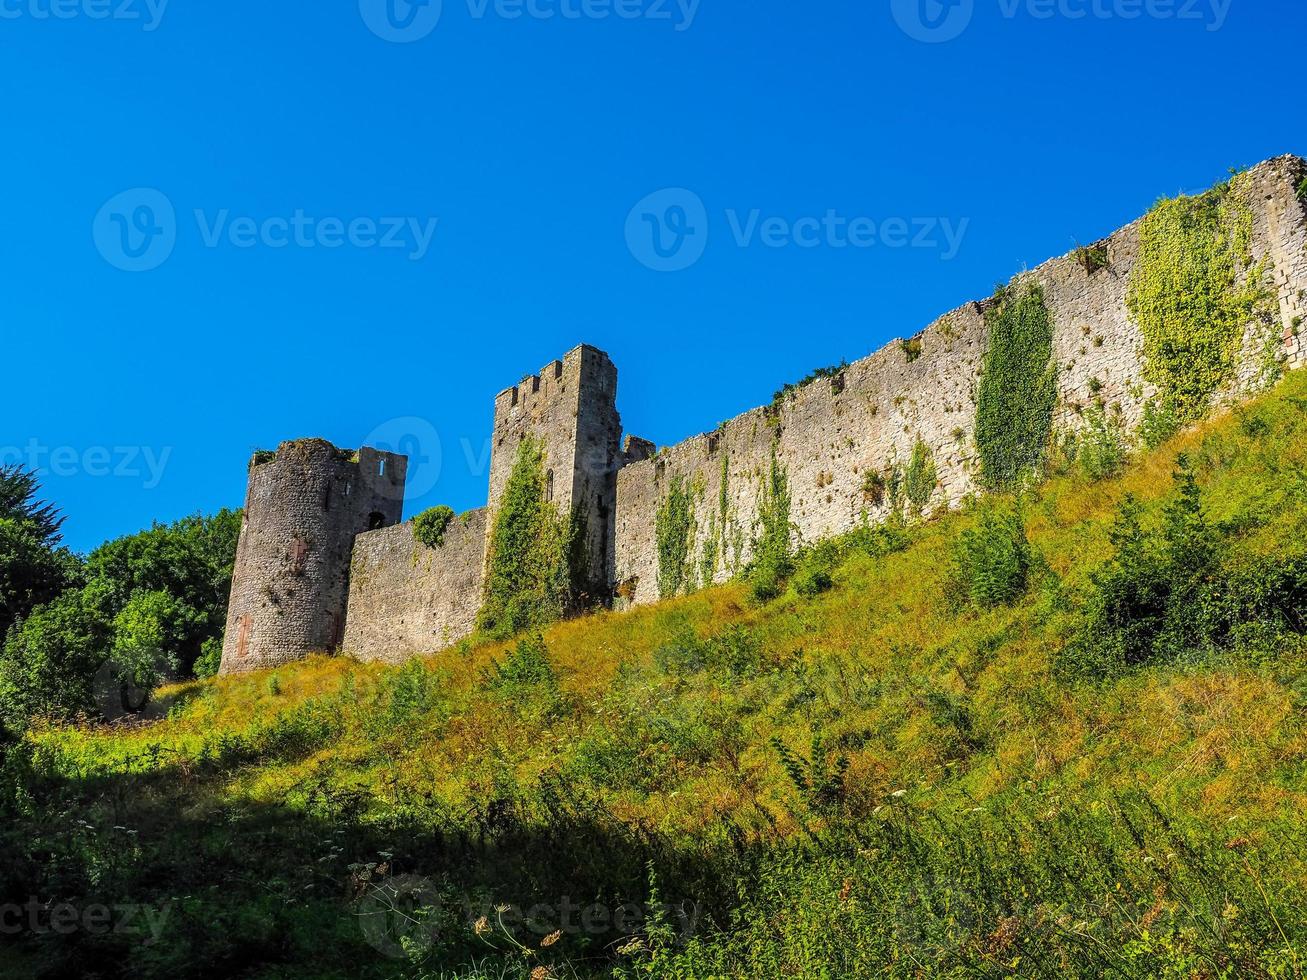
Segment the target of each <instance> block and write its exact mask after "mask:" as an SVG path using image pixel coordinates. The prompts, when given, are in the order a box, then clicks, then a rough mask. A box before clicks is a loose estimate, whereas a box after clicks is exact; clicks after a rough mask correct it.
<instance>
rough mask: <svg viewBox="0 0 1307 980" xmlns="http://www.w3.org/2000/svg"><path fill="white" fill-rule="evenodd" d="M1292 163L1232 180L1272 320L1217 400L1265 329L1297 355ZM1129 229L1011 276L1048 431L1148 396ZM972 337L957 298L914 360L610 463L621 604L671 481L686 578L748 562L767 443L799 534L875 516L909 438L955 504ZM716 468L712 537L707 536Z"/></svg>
mask: <svg viewBox="0 0 1307 980" xmlns="http://www.w3.org/2000/svg"><path fill="white" fill-rule="evenodd" d="M1302 173H1303V164H1302V161H1300V160H1297V159H1296V158H1291V157H1286V158H1280V159H1277V160H1273V161H1270V162H1268V163H1266V164H1263V165H1261V166H1260V167H1257V168H1256V169H1254V170H1253V171H1251V172H1249V173H1248V174H1247V175H1246V176H1245V177H1243V178H1241V179H1240V181H1239V189H1240V192H1241V193H1243V194H1245V195H1246V198H1247V200H1248V201H1249V203H1250V204H1251V205H1252V208H1253V211H1254V235H1253V252H1254V256H1255V257H1256V258H1261V257H1262V256H1265V255H1269V256H1270V257H1271V258H1272V259H1273V260H1274V262H1275V273H1274V276H1275V288H1276V291H1277V294H1278V302H1279V306H1280V317H1279V321H1280V322H1277V323H1275V324H1272V325H1267V324H1263V323H1258V324H1250V326H1249V329H1248V333H1247V337H1246V341H1245V349H1244V356H1243V357H1242V359H1241V370H1240V373H1239V377H1238V379H1237V381H1236V383H1235V385H1234V387H1233V388H1232V390H1231V391H1230V392H1228V393H1226V394H1227V395H1230V394H1238V393H1240V392H1241V391H1246V390H1248V389H1249V388H1251V387H1252V386H1253V385H1254V384H1255V382H1256V380H1257V378H1258V377H1259V376H1260V375H1261V374H1262V373H1263V371H1264V368H1265V350H1266V346H1267V340H1268V338H1269V339H1271V340H1272V342H1278V343H1279V344H1280V345H1281V346H1282V348H1283V353H1284V355H1285V358H1286V360H1288V361H1289V362H1290V363H1291V364H1293V365H1295V366H1296V365H1298V364H1300V363H1301V361H1302V359H1303V356H1304V351H1303V342H1302V339H1301V338H1300V337H1299V336H1298V334H1296V333H1295V331H1294V328H1293V326H1292V324H1293V321H1294V318H1295V317H1299V316H1302V315H1303V308H1304V293H1303V289H1304V287H1307V227H1305V225H1304V209H1303V206H1302V204H1301V203H1300V202H1299V201H1298V200H1297V199H1296V196H1295V187H1296V184H1297V181H1298V180H1300V179H1301V175H1302ZM1139 230H1140V223H1139V222H1135V223H1134V224H1131V225H1129V226H1127V227H1125V228H1123V229H1121V230H1120V231H1118V232H1116V233H1115V234H1114V235H1112V236H1111V237H1110V238H1109V239H1107V240H1106V242H1104V243H1101V244H1104V245H1106V248H1107V250H1108V256H1109V259H1110V262H1109V265H1108V266H1107V267H1106V268H1103V269H1099V270H1097V271H1093V272H1089V271H1087V270H1086V269H1085V268H1084V267H1082V265H1081V264H1080V263H1079V262H1078V261H1076V260H1075V259H1074V258H1073V257H1071V256H1067V257H1064V258H1060V259H1054V260H1052V261H1050V262H1047V263H1045V264H1044V265H1041V266H1040V267H1039V268H1037V269H1034V270H1033V271H1031V272H1029V273H1027V274H1026V275H1025V278H1029V279H1031V280H1034V281H1037V282H1038V283H1040V284H1041V285H1042V286H1043V288H1044V291H1045V301H1046V303H1047V305H1048V308H1049V311H1050V313H1051V314H1052V317H1053V324H1054V339H1053V358H1054V361H1055V363H1056V364H1057V368H1058V372H1057V376H1058V387H1059V403H1058V410H1057V415H1056V418H1055V422H1054V425H1055V427H1057V428H1059V429H1063V430H1066V429H1075V428H1077V427H1078V426H1080V425H1081V424H1082V421H1081V415H1080V413H1081V412H1083V410H1084V409H1085V408H1087V407H1089V406H1091V405H1093V404H1094V403H1096V402H1097V401H1099V400H1102V401H1103V402H1105V403H1106V404H1108V405H1114V406H1119V408H1120V411H1121V413H1122V420H1123V421H1124V423H1125V424H1126V425H1128V426H1130V427H1132V428H1133V427H1134V426H1135V425H1137V423H1138V422H1139V420H1140V417H1141V415H1142V412H1143V406H1144V404H1145V403H1146V402H1147V400H1148V399H1149V398H1151V397H1152V396H1153V395H1154V394H1155V392H1154V391H1153V390H1151V389H1150V387H1149V386H1148V385H1147V384H1145V383H1144V382H1143V380H1142V368H1143V365H1142V360H1141V353H1140V352H1141V349H1142V339H1141V337H1140V335H1139V331H1138V329H1137V328H1136V327H1135V325H1134V324H1133V323H1132V322H1131V321H1130V317H1129V315H1128V312H1127V309H1126V302H1125V297H1126V288H1127V283H1128V281H1129V276H1130V271H1131V269H1132V268H1133V267H1134V263H1135V260H1136V256H1137V254H1138V247H1139ZM1299 332H1301V331H1299ZM987 338H988V329H987V326H986V322H985V317H984V305H983V304H978V303H971V304H968V305H967V306H964V307H962V308H960V309H957V310H954V311H953V312H951V313H948V314H946V315H944V316H943V317H941V318H940V319H939V320H937V321H935V322H934V323H933V324H931V325H930V326H929V327H927V328H926V330H925V331H924V332H923V333H921V334H919V335H917V336H916V337H915V338H909V340H910V341H911V346H912V347H913V349H914V351H915V350H916V349H918V345H919V351H920V353H919V355H918V354H914V355H913V356H912V357H910V356H909V353H908V351H907V349H906V346H905V342H902V341H900V342H895V343H892V344H890V345H889V346H888V347H885V348H883V349H882V350H880V351H878V352H877V353H875V354H873V355H871V356H870V357H868V358H865V359H863V360H860V361H857V362H855V363H854V364H851V365H849V366H848V367H847V368H846V369H845V370H844V371H843V373H842V374H841V375H839V376H838V377H836V378H833V379H826V378H820V379H818V380H816V381H814V382H812V383H810V384H808V385H806V386H804V387H803V388H801V389H799V390H798V392H797V393H795V395H794V396H793V397H791V398H786V399H784V400H783V401H782V402H781V404H780V405H779V406H778V410H777V411H775V412H771V411H769V410H767V409H755V410H753V411H751V412H747V413H745V414H744V415H741V416H739V417H738V418H735V419H732V420H730V421H729V422H726V423H725V424H723V425H722V426H721V427H720V428H719V429H718V430H717V431H716V432H713V433H709V434H705V435H700V436H696V437H695V438H693V439H690V440H688V441H686V442H683V443H680V444H679V445H676V446H673V447H671V448H669V449H666V450H664V451H663V452H661V453H659V454H658V456H657V457H656V458H654V459H650V460H647V461H645V462H639V463H634V464H632V465H629V466H626V467H624V468H623V469H622V470H621V471H620V472H619V473H618V477H617V520H616V531H615V540H616V548H615V568H614V579H615V582H616V583H617V587H618V594H619V595H620V596H622V597H623V599H624V600H626V601H628V602H634V603H643V602H650V601H653V600H656V599H657V598H658V597H659V592H658V561H657V546H656V541H655V514H656V511H657V507H658V503H659V501H661V500H663V499H664V498H665V497H666V495H667V493H668V487H669V486H670V484H671V481H672V480H673V478H675V477H680V478H682V479H683V480H685V481H686V482H687V483H688V484H689V485H691V486H693V487H694V488H695V489H696V491H697V492H698V494H699V497H698V500H697V503H696V510H695V513H696V524H697V527H696V534H695V541H694V545H693V547H692V549H691V551H692V554H693V555H694V556H695V558H696V561H695V569H696V572H697V573H698V575H699V576H700V581H702V579H703V577H705V576H704V570H703V568H702V556H703V554H704V545H705V542H706V541H708V540H709V538H710V537H711V536H714V535H715V537H716V540H717V541H719V542H722V543H724V544H725V548H724V550H725V552H726V555H725V557H724V558H719V560H718V561H717V563H716V566H715V568H713V569H712V570H711V575H710V576H708V577H711V578H712V579H713V580H714V581H719V582H720V581H723V580H725V579H727V578H729V577H730V575H731V574H732V573H733V572H734V571H735V570H736V569H737V568H738V567H739V565H740V564H741V563H743V562H744V561H747V559H748V558H749V556H750V542H751V541H752V539H753V537H754V534H755V530H756V528H755V525H756V523H757V520H758V511H759V504H760V499H761V485H762V479H763V476H764V474H765V473H766V472H767V469H768V467H769V465H770V460H771V453H772V447H773V445H774V446H775V450H776V455H777V458H778V460H779V462H780V463H782V464H783V465H784V466H785V467H786V468H787V470H788V474H789V485H790V490H791V492H792V495H793V500H792V509H791V518H792V520H793V521H794V524H795V525H796V528H797V537H798V539H799V540H800V541H803V542H809V543H810V542H814V541H817V540H819V539H821V538H825V537H829V536H831V535H834V534H839V533H841V532H844V531H848V530H850V529H852V528H853V527H855V526H856V525H857V524H858V523H859V522H860V521H861V520H862V519H863V514H864V513H866V515H867V517H868V518H869V519H871V520H872V521H875V520H878V519H883V518H884V517H885V516H886V515H887V513H888V507H889V505H888V503H887V502H886V503H882V504H881V505H880V506H879V507H877V506H876V505H875V504H874V503H873V502H872V500H870V499H868V496H867V495H866V494H865V493H864V490H863V487H864V481H865V479H866V473H867V471H868V470H869V469H871V470H876V471H882V472H883V471H884V469H885V468H886V467H887V466H888V465H890V464H893V463H898V464H900V465H904V464H906V463H907V461H908V459H909V457H910V456H911V453H912V449H913V446H914V444H915V443H916V441H917V440H918V439H921V440H922V441H924V442H925V444H926V445H927V446H928V447H929V449H930V450H931V453H932V454H933V456H934V460H935V463H936V466H937V469H938V475H939V481H940V486H939V488H938V490H937V492H936V496H935V498H934V499H933V500H932V505H931V506H932V509H933V508H939V507H943V506H949V505H954V504H957V503H958V502H959V501H960V500H961V499H962V498H963V497H964V496H966V495H967V494H969V493H972V492H973V491H975V490H976V489H977V484H976V477H977V471H978V460H977V457H976V450H975V431H974V430H975V400H976V391H977V385H978V382H979V378H980V368H981V363H982V358H983V357H984V352H985V348H986V344H987ZM723 474H726V479H727V495H726V498H727V509H726V514H725V524H726V526H727V533H726V534H725V535H721V534H720V533H719V529H720V527H721V526H722V523H723V521H722V509H721V500H720V489H721V485H722V478H723ZM736 545H738V546H739V547H738V549H737V547H736Z"/></svg>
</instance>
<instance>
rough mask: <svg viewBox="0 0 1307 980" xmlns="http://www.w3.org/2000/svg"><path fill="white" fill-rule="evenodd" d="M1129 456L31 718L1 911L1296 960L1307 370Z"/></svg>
mask: <svg viewBox="0 0 1307 980" xmlns="http://www.w3.org/2000/svg"><path fill="white" fill-rule="evenodd" d="M1086 447H1088V448H1086ZM1118 455H1119V454H1116V453H1115V452H1114V453H1107V454H1106V456H1105V453H1104V449H1103V445H1102V439H1101V434H1100V437H1095V436H1094V435H1093V429H1092V427H1091V435H1090V437H1089V441H1088V443H1087V444H1085V443H1082V445H1081V446H1080V447H1079V449H1078V450H1074V451H1073V450H1070V449H1069V448H1068V447H1067V446H1066V445H1063V446H1062V447H1061V451H1060V452H1058V453H1055V454H1054V457H1053V459H1052V460H1051V462H1050V466H1052V467H1053V469H1054V471H1055V473H1054V476H1053V478H1052V479H1050V480H1049V481H1048V482H1046V483H1044V484H1042V485H1040V486H1038V487H1035V488H1032V489H1028V490H1025V491H1024V492H1022V493H1020V494H1017V495H1011V496H1006V497H999V498H993V499H992V500H990V501H986V502H984V503H977V504H975V505H973V506H970V507H968V508H966V509H965V510H964V511H963V512H961V513H957V514H951V515H947V516H945V517H943V518H941V519H939V520H936V521H934V522H932V523H929V524H925V525H921V526H905V525H899V524H894V525H891V526H888V527H883V528H871V527H868V528H863V529H861V530H859V531H856V532H854V533H852V534H850V535H848V536H846V537H845V538H843V539H840V540H838V541H834V542H827V543H822V544H819V545H816V546H814V547H810V548H808V549H806V550H804V551H801V552H800V553H799V554H797V555H794V556H791V560H790V567H788V568H787V569H786V570H785V571H786V574H787V575H788V579H787V580H785V581H780V582H779V584H778V587H777V588H776V589H775V590H774V591H775V593H776V595H775V597H774V598H770V599H767V598H765V595H764V596H763V597H762V599H763V600H764V601H760V598H759V597H758V595H757V590H755V589H751V588H750V586H749V584H748V583H746V582H739V583H735V584H731V585H727V586H723V587H718V588H712V589H707V590H703V591H700V592H697V593H695V594H693V595H690V596H686V597H681V598H676V599H672V600H669V601H666V602H663V603H660V604H659V605H657V606H652V607H646V608H641V609H638V610H636V611H634V612H631V613H625V614H611V613H603V614H599V615H595V616H591V617H587V618H583V619H576V620H572V621H568V622H564V623H559V624H556V625H554V626H552V627H550V628H548V629H546V630H545V631H544V632H543V633H541V634H527V635H525V636H519V637H516V638H513V639H510V640H506V641H503V642H498V643H487V644H483V645H479V646H471V645H465V646H464V647H461V648H457V649H454V650H449V651H445V652H443V653H440V654H437V655H435V656H432V657H429V658H426V659H422V660H416V661H413V662H411V663H409V664H406V665H404V666H402V667H397V668H385V667H381V666H376V665H367V666H365V665H360V664H356V663H353V662H351V661H349V660H346V659H327V658H318V659H314V660H311V661H308V662H304V663H301V664H297V665H294V666H290V667H286V668H282V669H280V670H277V671H276V672H269V673H263V674H255V675H249V676H243V677H233V678H220V679H216V680H209V681H199V682H194V683H189V684H185V685H181V686H179V687H175V688H171V689H168V690H166V691H165V692H164V695H165V697H166V698H167V699H168V701H169V702H170V704H171V707H170V710H169V711H168V717H167V718H166V719H164V720H161V721H158V722H156V723H153V724H149V725H145V726H139V727H134V728H107V727H102V726H92V725H81V726H78V725H73V726H69V725H59V724H46V725H42V724H39V723H38V724H35V725H33V726H32V727H31V728H30V729H29V731H28V732H27V735H26V737H25V738H24V740H23V741H22V742H21V744H19V745H18V746H16V747H14V748H13V749H12V750H11V751H10V752H9V753H8V755H7V757H6V760H5V768H4V773H3V793H4V798H3V808H4V810H3V812H4V817H5V819H4V821H3V824H0V828H2V829H0V834H3V837H4V840H3V853H4V858H3V861H2V863H0V890H2V892H3V894H0V904H2V903H5V902H13V903H17V904H20V905H21V904H22V903H24V902H26V901H27V899H28V897H29V896H37V897H38V900H39V903H41V904H42V905H43V907H45V908H46V909H47V911H41V910H40V909H38V910H37V911H36V912H34V913H32V914H33V915H34V916H36V919H37V920H38V921H41V922H43V923H46V922H48V919H43V918H41V916H49V915H50V914H52V911H49V910H51V909H52V908H54V907H58V906H60V905H61V903H71V905H72V907H73V908H75V909H77V910H82V909H85V908H87V907H88V906H89V905H90V904H92V903H101V904H103V905H105V906H109V907H113V908H116V907H118V906H127V905H131V906H132V907H134V908H138V911H139V910H140V909H142V908H143V909H144V911H142V912H141V914H139V915H136V916H135V918H134V925H135V927H137V929H138V930H139V931H135V932H134V931H132V929H128V928H126V927H124V928H123V929H121V930H119V931H116V932H115V931H112V930H109V931H104V930H100V931H95V930H92V929H91V928H90V927H89V926H86V925H85V923H84V922H83V923H82V926H81V927H80V928H78V929H76V930H75V931H74V932H72V933H71V934H69V935H58V934H56V933H54V932H47V933H45V934H38V933H37V932H34V931H32V930H28V931H27V932H25V934H24V936H23V941H22V942H21V943H20V944H16V945H10V946H8V947H3V948H0V957H5V959H2V960H0V968H2V970H3V972H4V975H6V976H10V975H12V976H50V977H55V976H68V975H79V973H80V974H87V975H92V974H93V975H96V976H102V977H119V976H123V977H125V976H132V977H165V976H166V977H186V976H214V975H223V976H230V977H278V978H290V977H306V978H307V977H342V978H344V977H360V976H363V977H368V976H372V977H398V976H402V977H413V978H420V977H430V978H435V977H449V978H453V977H458V978H480V977H521V978H526V977H534V978H535V980H542V978H547V977H573V976H580V977H615V978H635V977H646V976H647V977H685V978H691V977H694V978H708V977H741V978H744V977H776V976H798V977H813V978H816V977H831V978H835V977H852V976H859V977H860V976H882V975H883V976H902V977H971V976H993V977H999V976H1011V975H1020V976H1040V977H1054V976H1057V977H1062V976H1072V977H1099V976H1104V975H1109V976H1128V977H1176V978H1179V977H1186V978H1187V977H1212V978H1216V977H1235V976H1239V977H1243V976H1254V977H1277V978H1279V977H1283V978H1300V977H1301V976H1302V971H1303V959H1304V957H1305V956H1307V907H1305V906H1304V903H1303V902H1302V901H1301V895H1302V889H1303V886H1304V884H1307V823H1305V822H1304V820H1303V817H1302V814H1303V813H1304V812H1305V809H1304V808H1305V807H1307V726H1305V725H1304V722H1305V721H1307V639H1304V632H1305V631H1307V623H1305V617H1307V533H1305V532H1307V375H1303V374H1299V375H1296V376H1290V377H1289V378H1287V379H1286V380H1284V381H1283V382H1282V383H1281V384H1280V385H1279V387H1278V388H1277V389H1275V390H1274V391H1273V392H1272V393H1270V394H1268V395H1265V396H1262V397H1261V398H1260V399H1258V400H1257V401H1255V402H1253V403H1250V404H1248V405H1246V406H1243V407H1241V408H1239V409H1236V410H1235V411H1234V412H1233V413H1232V414H1229V415H1226V416H1224V417H1222V418H1220V419H1217V420H1214V421H1210V422H1207V423H1205V424H1204V425H1203V426H1202V427H1200V428H1197V429H1192V430H1189V431H1186V432H1184V433H1181V434H1179V435H1177V436H1175V437H1173V438H1172V439H1170V440H1169V441H1167V442H1165V443H1164V444H1163V445H1162V446H1161V447H1160V448H1158V449H1157V450H1155V451H1151V452H1149V453H1147V454H1146V455H1143V456H1141V457H1139V458H1137V459H1135V460H1133V461H1132V462H1131V463H1130V464H1129V465H1128V466H1125V467H1123V466H1122V465H1121V460H1120V459H1119V458H1118ZM1105 458H1106V459H1107V462H1108V464H1110V465H1107V464H1105V463H1104V459H1105ZM773 571H774V570H773ZM791 573H792V574H791ZM771 591H773V590H770V589H769V590H768V592H769V593H770V592H771ZM146 912H148V913H149V914H148V915H147V914H145V913H146ZM26 914H27V913H24V915H26ZM114 914H115V915H118V914H119V913H114ZM113 921H114V922H118V921H119V920H118V919H114V920H113Z"/></svg>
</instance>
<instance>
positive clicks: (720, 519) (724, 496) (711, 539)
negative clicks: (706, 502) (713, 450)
mask: <svg viewBox="0 0 1307 980" xmlns="http://www.w3.org/2000/svg"><path fill="white" fill-rule="evenodd" d="M743 552H744V534H743V532H742V531H741V530H740V525H739V522H738V521H736V519H735V508H733V507H732V506H731V458H730V454H729V453H722V463H721V475H720V480H719V482H718V485H717V509H716V510H715V511H709V513H708V529H707V534H706V535H705V536H704V542H703V551H702V553H701V555H700V556H699V574H700V580H701V581H702V583H703V587H704V588H707V587H708V586H710V585H712V584H713V582H714V581H716V578H717V571H718V569H719V568H726V569H729V570H731V571H732V572H738V571H739V567H740V559H741V556H742V554H743Z"/></svg>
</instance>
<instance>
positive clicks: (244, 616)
mask: <svg viewBox="0 0 1307 980" xmlns="http://www.w3.org/2000/svg"><path fill="white" fill-rule="evenodd" d="M407 465H408V460H407V458H406V457H404V456H399V455H395V454H393V453H384V452H379V451H377V450H374V449H366V448H365V449H360V450H359V451H358V452H357V453H354V452H351V451H349V450H342V449H337V448H336V447H334V446H333V445H331V443H329V442H325V441H323V440H321V439H304V440H299V441H295V442H284V443H282V444H281V446H280V447H279V448H278V450H277V452H276V453H275V454H266V453H260V454H258V455H256V456H255V457H254V459H253V460H252V461H251V463H250V475H249V490H248V493H247V495H246V498H245V520H244V523H243V524H242V526H241V535H240V544H239V545H238V546H237V550H236V566H235V570H234V572H233V577H232V588H231V602H230V604H229V606H228V610H227V632H226V635H225V637H224V640H223V648H222V673H224V674H237V673H244V672H246V671H251V670H259V669H261V668H264V667H276V666H279V665H281V664H284V663H289V662H290V661H293V660H299V659H301V658H303V657H306V656H308V655H309V654H311V653H322V652H328V653H329V652H333V651H335V650H336V648H337V647H338V646H339V645H340V640H341V634H342V630H343V628H344V623H345V603H346V600H347V597H348V594H349V568H350V553H351V552H352V550H353V547H354V538H355V536H356V535H358V534H360V533H361V532H364V531H369V530H377V529H379V528H383V527H389V526H390V525H392V524H396V523H398V522H399V519H400V516H401V512H402V510H403V505H404V477H405V472H406V469H407Z"/></svg>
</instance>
